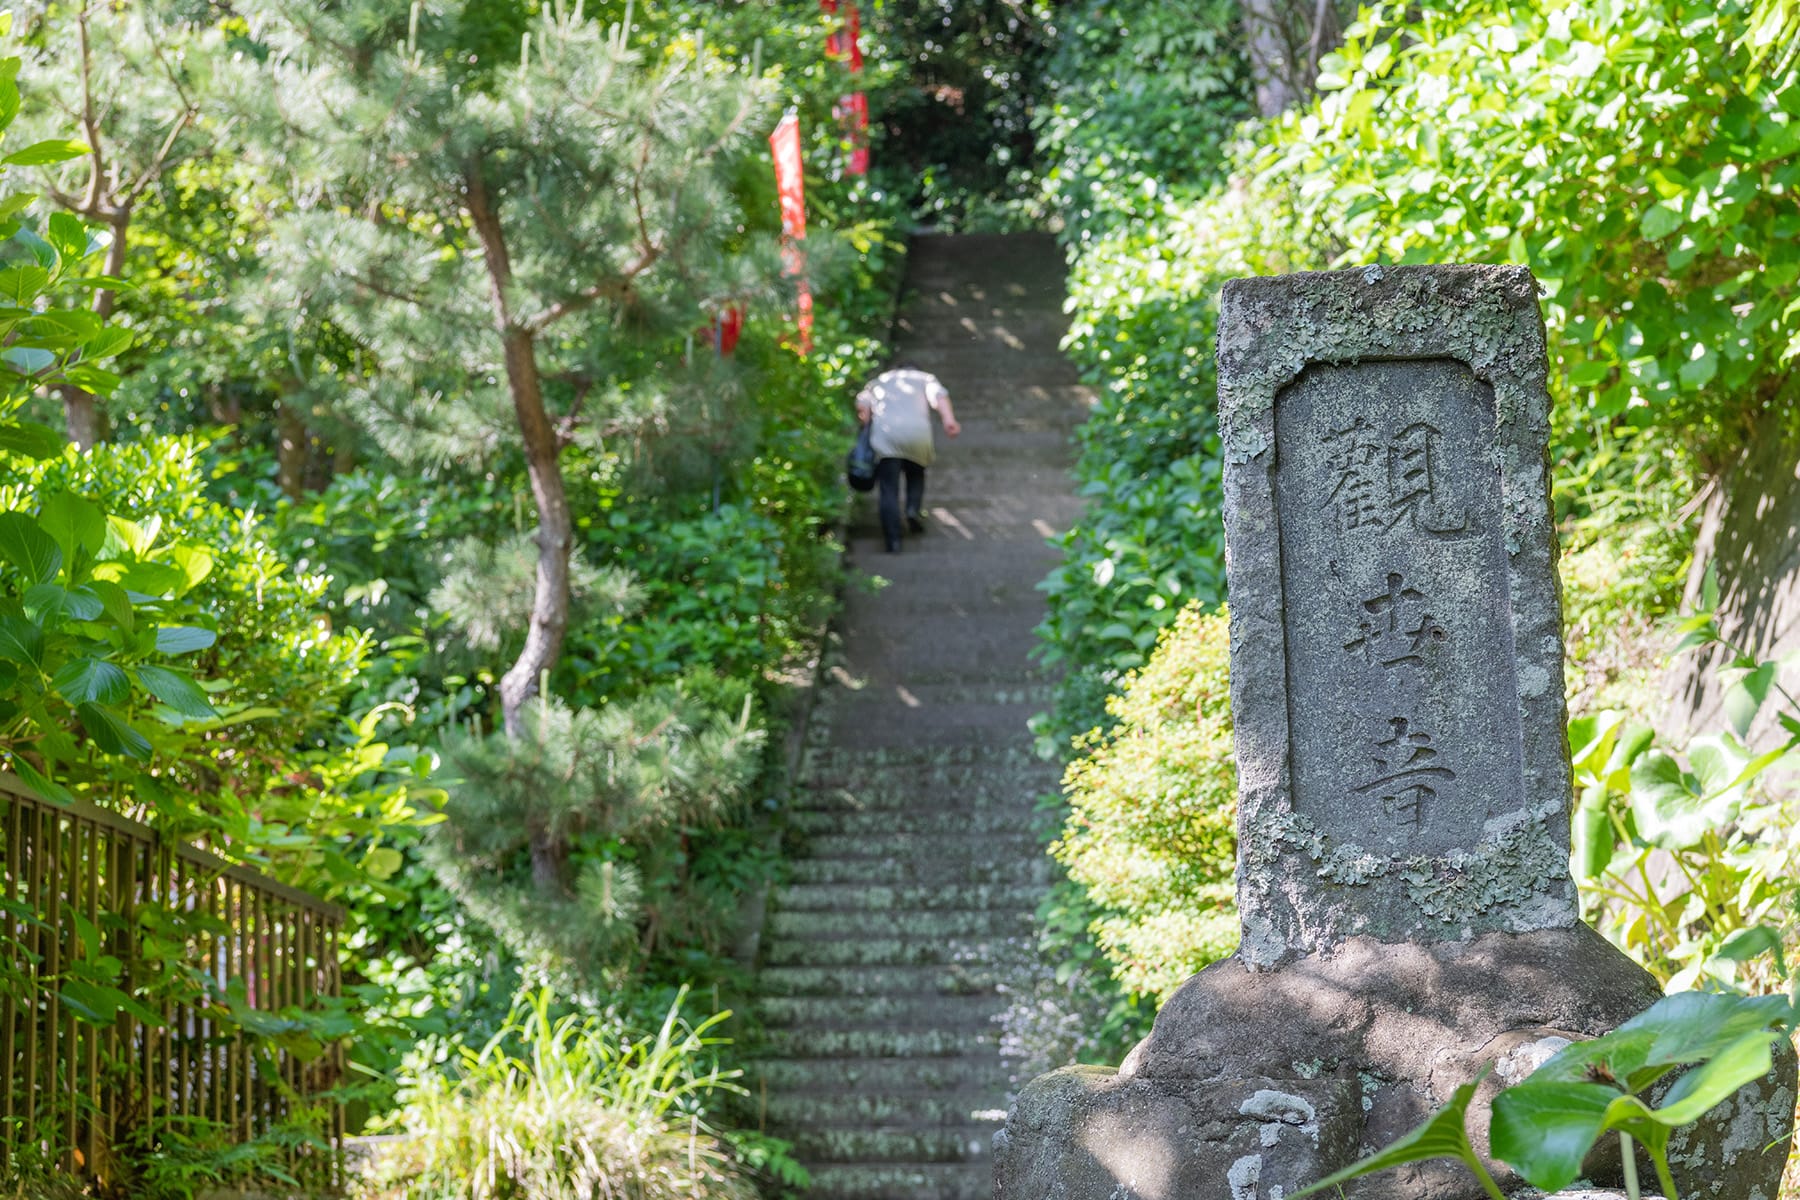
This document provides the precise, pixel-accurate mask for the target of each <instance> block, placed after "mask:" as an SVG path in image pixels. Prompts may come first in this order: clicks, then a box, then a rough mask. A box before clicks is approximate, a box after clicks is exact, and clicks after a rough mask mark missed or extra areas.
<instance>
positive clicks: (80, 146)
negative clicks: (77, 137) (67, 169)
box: [0, 138, 88, 167]
mask: <svg viewBox="0 0 1800 1200" xmlns="http://www.w3.org/2000/svg"><path fill="white" fill-rule="evenodd" d="M87 152H88V148H87V144H86V143H85V142H76V141H71V140H69V139H68V138H46V139H45V140H44V141H41V142H33V143H32V144H31V145H29V146H27V147H25V148H24V149H23V150H17V151H14V152H13V153H11V154H9V155H7V156H6V157H5V158H0V163H5V164H6V165H7V166H9V167H47V166H49V165H50V164H51V163H59V162H67V161H69V160H70V159H71V158H80V157H81V156H82V155H84V154H86V153H87Z"/></svg>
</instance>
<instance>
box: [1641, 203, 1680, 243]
mask: <svg viewBox="0 0 1800 1200" xmlns="http://www.w3.org/2000/svg"><path fill="white" fill-rule="evenodd" d="M1683 220H1684V218H1683V217H1682V215H1681V206H1680V205H1679V204H1671V203H1670V202H1669V201H1667V200H1660V201H1658V202H1657V203H1655V204H1652V205H1651V206H1650V207H1649V208H1648V209H1646V210H1645V211H1644V215H1643V217H1642V219H1641V220H1640V221H1639V222H1638V229H1639V230H1640V231H1641V232H1642V233H1643V235H1644V237H1645V239H1646V240H1648V241H1652V242H1659V241H1661V240H1662V239H1663V238H1666V237H1668V236H1669V235H1670V234H1671V233H1674V232H1675V231H1676V230H1677V229H1680V228H1681V224H1682V221H1683Z"/></svg>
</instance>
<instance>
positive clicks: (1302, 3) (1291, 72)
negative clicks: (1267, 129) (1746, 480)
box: [1244, 0, 1343, 117]
mask: <svg viewBox="0 0 1800 1200" xmlns="http://www.w3.org/2000/svg"><path fill="white" fill-rule="evenodd" d="M1342 36H1343V31H1342V28H1341V24H1340V22H1339V21H1338V14H1337V7H1336V4H1335V3H1334V2H1333V0H1244V51H1245V55H1246V57H1248V58H1249V60H1250V73H1251V75H1252V77H1253V78H1254V79H1255V81H1256V109H1257V111H1258V112H1260V113H1261V114H1262V115H1263V116H1265V117H1276V116H1280V115H1281V114H1282V113H1283V112H1286V111H1287V110H1288V109H1289V108H1292V107H1293V106H1294V105H1295V104H1297V103H1299V102H1300V101H1302V100H1304V99H1305V98H1306V97H1307V96H1308V95H1310V94H1311V92H1312V88H1313V83H1314V81H1316V80H1317V79H1318V77H1319V60H1320V59H1321V58H1323V57H1324V56H1325V55H1326V54H1327V53H1329V52H1330V51H1332V50H1334V49H1336V47H1337V44H1338V42H1339V41H1340V40H1341V38H1342Z"/></svg>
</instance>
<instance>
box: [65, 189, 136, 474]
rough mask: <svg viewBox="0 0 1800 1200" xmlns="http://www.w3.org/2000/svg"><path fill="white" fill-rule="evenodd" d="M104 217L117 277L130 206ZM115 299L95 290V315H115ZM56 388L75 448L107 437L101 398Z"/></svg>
mask: <svg viewBox="0 0 1800 1200" xmlns="http://www.w3.org/2000/svg"><path fill="white" fill-rule="evenodd" d="M105 219H106V223H107V225H109V226H111V228H112V245H110V246H108V247H107V248H106V264H105V266H104V268H103V270H104V271H105V272H106V274H108V275H111V276H114V277H117V276H118V275H119V274H120V273H122V272H123V271H124V270H125V235H126V234H127V233H128V232H129V231H130V229H131V208H130V207H129V206H127V207H125V208H121V209H117V210H115V211H113V212H111V213H108V214H107V215H106V218H105ZM116 299H117V296H116V294H115V293H114V292H113V290H112V289H111V288H101V289H99V290H98V291H96V292H95V293H94V300H93V306H92V307H93V313H94V315H95V316H97V317H99V318H100V319H101V320H102V321H104V320H106V318H108V317H110V316H112V311H113V304H114V302H115V300H116ZM57 391H58V392H59V393H60V394H61V395H62V404H63V421H64V423H65V424H67V426H68V429H69V440H70V441H72V442H74V443H75V447H76V449H78V450H87V449H90V448H92V447H93V446H94V445H95V444H97V443H99V442H101V441H103V440H105V437H106V426H105V420H104V417H103V415H102V414H101V412H100V402H99V401H98V400H97V399H96V398H95V397H94V396H93V394H92V393H90V392H84V391H82V390H81V389H80V388H78V387H76V386H75V385H74V384H72V383H65V384H63V385H62V386H61V387H59V388H57Z"/></svg>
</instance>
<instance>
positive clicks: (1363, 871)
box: [1319, 838, 1394, 887]
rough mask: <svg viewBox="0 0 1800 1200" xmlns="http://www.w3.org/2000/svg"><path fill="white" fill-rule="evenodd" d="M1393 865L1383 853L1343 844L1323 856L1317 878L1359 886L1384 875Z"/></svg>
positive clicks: (1391, 860)
mask: <svg viewBox="0 0 1800 1200" xmlns="http://www.w3.org/2000/svg"><path fill="white" fill-rule="evenodd" d="M1321 840H1323V839H1322V838H1321ZM1393 865H1394V862H1393V859H1391V858H1388V857H1386V856H1385V855H1381V854H1376V853H1374V852H1373V851H1369V850H1364V849H1363V848H1362V847H1361V846H1358V845H1354V844H1349V845H1343V846H1339V847H1337V848H1336V849H1335V850H1333V851H1331V853H1329V854H1327V855H1325V856H1324V860H1323V861H1322V862H1320V864H1319V878H1320V879H1329V880H1331V881H1332V882H1333V883H1341V884H1344V885H1345V886H1347V887H1360V886H1361V885H1362V884H1365V883H1368V882H1369V881H1370V880H1371V879H1379V878H1381V877H1382V876H1383V875H1386V874H1387V873H1388V870H1389V868H1390V867H1392V866H1393Z"/></svg>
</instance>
